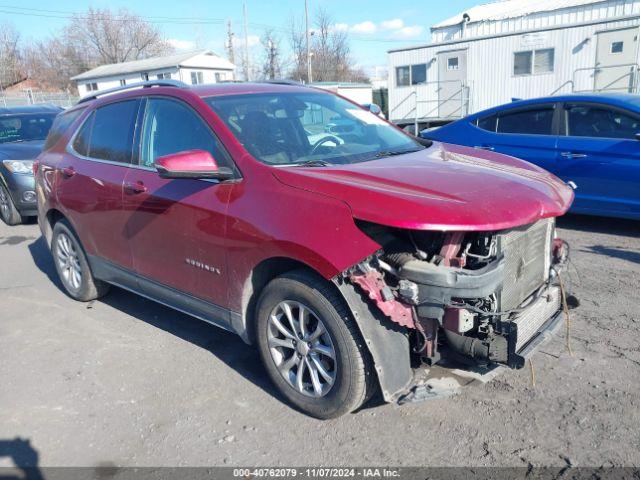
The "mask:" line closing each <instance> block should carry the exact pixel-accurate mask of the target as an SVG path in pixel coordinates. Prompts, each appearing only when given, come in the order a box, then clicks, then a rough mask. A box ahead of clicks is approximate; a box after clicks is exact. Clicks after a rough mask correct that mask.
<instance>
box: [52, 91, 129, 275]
mask: <svg viewBox="0 0 640 480" xmlns="http://www.w3.org/2000/svg"><path fill="white" fill-rule="evenodd" d="M139 105H140V101H139V100H137V99H135V100H125V101H118V102H115V103H110V104H107V105H105V106H102V107H99V108H97V109H96V110H95V111H94V112H92V113H91V114H90V115H89V116H88V117H87V119H86V120H85V121H84V122H83V124H82V126H81V127H80V129H79V131H78V133H77V134H76V135H75V136H74V137H73V139H72V141H71V144H70V145H69V147H68V149H67V150H68V151H67V152H66V153H65V154H64V156H63V157H62V158H61V159H60V161H59V162H58V169H57V180H56V182H57V192H58V198H59V201H60V203H62V204H63V205H64V207H65V212H66V214H67V216H68V217H69V220H70V221H71V223H72V225H73V226H74V227H76V233H77V234H78V236H79V237H80V240H81V242H82V245H83V246H84V248H85V250H86V252H87V254H88V255H90V256H95V257H100V258H102V259H104V260H107V261H109V262H110V263H112V264H115V265H118V266H121V267H124V268H131V265H132V260H131V252H130V250H129V245H128V241H127V238H126V237H125V234H124V226H125V223H126V218H125V216H124V212H123V210H122V182H123V181H124V178H125V176H126V174H127V172H128V171H129V168H130V167H131V157H132V144H133V136H134V131H135V126H136V117H137V114H138V108H139Z"/></svg>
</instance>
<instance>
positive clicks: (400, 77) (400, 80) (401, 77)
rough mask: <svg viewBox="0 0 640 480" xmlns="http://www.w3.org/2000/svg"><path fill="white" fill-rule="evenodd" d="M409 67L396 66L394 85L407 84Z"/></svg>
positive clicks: (402, 85) (401, 85) (404, 85)
mask: <svg viewBox="0 0 640 480" xmlns="http://www.w3.org/2000/svg"><path fill="white" fill-rule="evenodd" d="M409 72H410V70H409V67H396V85H397V86H398V87H407V86H409Z"/></svg>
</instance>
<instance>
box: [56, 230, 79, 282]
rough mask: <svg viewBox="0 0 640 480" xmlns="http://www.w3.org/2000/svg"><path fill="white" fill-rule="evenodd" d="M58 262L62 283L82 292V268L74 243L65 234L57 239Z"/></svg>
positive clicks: (61, 234) (59, 235)
mask: <svg viewBox="0 0 640 480" xmlns="http://www.w3.org/2000/svg"><path fill="white" fill-rule="evenodd" d="M56 261H57V262H58V267H59V268H60V273H61V276H62V281H63V282H65V284H66V285H67V286H68V287H70V288H71V289H72V290H80V286H81V285H82V267H81V266H80V258H79V257H78V252H77V251H76V247H75V245H74V243H73V242H72V241H71V239H70V238H69V236H68V235H67V234H65V233H60V234H58V236H57V237H56Z"/></svg>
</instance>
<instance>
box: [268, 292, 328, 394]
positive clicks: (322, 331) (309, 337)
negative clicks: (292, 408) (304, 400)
mask: <svg viewBox="0 0 640 480" xmlns="http://www.w3.org/2000/svg"><path fill="white" fill-rule="evenodd" d="M267 342H268V346H269V352H270V353H271V358H272V359H273V361H274V363H275V365H276V367H277V369H278V371H279V372H280V374H281V375H282V377H283V378H284V379H285V380H286V381H287V382H288V383H289V385H290V386H291V387H292V388H294V389H295V390H297V391H298V392H299V393H301V394H303V395H306V396H309V397H316V398H318V397H323V396H325V395H326V394H327V393H329V390H331V387H332V386H333V384H334V383H335V379H336V370H337V362H336V352H335V348H334V347H333V342H332V341H331V338H330V336H329V333H328V331H327V329H326V327H325V325H324V324H323V323H322V320H321V319H320V317H319V316H318V315H316V314H315V312H313V310H311V309H310V308H309V307H308V306H306V305H304V304H302V303H300V302H295V301H290V300H285V301H282V302H280V303H279V304H278V305H276V307H275V308H274V309H273V310H272V312H271V314H270V315H269V320H268V327H267Z"/></svg>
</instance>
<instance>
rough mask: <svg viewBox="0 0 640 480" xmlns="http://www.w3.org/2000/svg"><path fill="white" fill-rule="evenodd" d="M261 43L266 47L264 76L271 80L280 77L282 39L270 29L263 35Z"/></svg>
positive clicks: (263, 67)
mask: <svg viewBox="0 0 640 480" xmlns="http://www.w3.org/2000/svg"><path fill="white" fill-rule="evenodd" d="M260 43H261V44H262V47H263V48H264V62H263V66H262V76H263V77H264V78H267V79H269V80H274V79H276V78H280V77H281V75H282V61H281V54H280V39H279V38H278V37H277V36H276V35H275V34H274V33H273V30H271V29H269V30H266V31H265V32H264V34H263V35H262V38H261V39H260Z"/></svg>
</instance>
